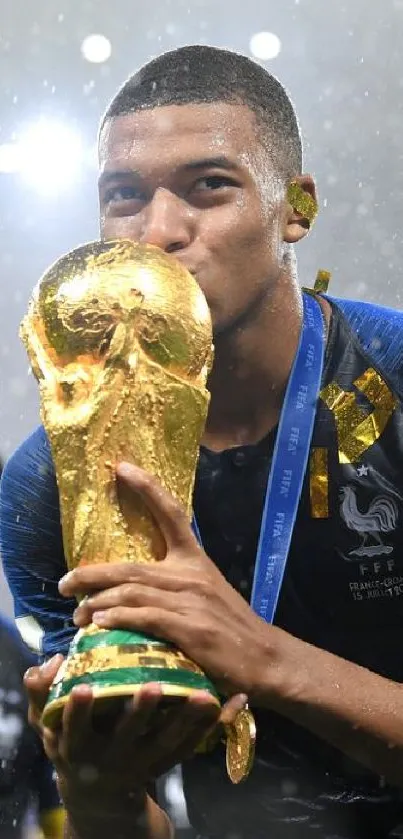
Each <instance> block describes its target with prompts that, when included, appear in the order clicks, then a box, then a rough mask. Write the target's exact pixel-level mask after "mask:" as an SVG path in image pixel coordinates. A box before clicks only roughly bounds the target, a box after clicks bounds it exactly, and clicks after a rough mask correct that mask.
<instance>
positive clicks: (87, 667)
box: [21, 240, 250, 757]
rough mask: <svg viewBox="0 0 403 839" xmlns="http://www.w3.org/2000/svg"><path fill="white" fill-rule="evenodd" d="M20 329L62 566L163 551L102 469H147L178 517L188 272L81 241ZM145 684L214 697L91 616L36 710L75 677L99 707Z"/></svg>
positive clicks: (201, 302)
mask: <svg viewBox="0 0 403 839" xmlns="http://www.w3.org/2000/svg"><path fill="white" fill-rule="evenodd" d="M21 337H22V340H23V342H24V344H25V347H26V349H27V352H28V355H29V358H30V362H31V365H32V369H33V372H34V374H35V376H36V378H37V380H38V383H39V389H40V401H41V419H42V422H43V425H44V427H45V430H46V432H47V435H48V438H49V442H50V446H51V451H52V457H53V462H54V466H55V471H56V478H57V483H58V489H59V497H60V510H61V522H62V530H63V543H64V551H65V556H66V561H67V566H68V568H69V569H73V568H76V567H77V566H78V565H83V564H87V563H97V562H111V563H113V562H123V561H125V562H158V561H160V560H163V558H164V555H165V543H164V540H163V537H162V535H161V533H160V531H159V528H158V526H157V525H156V523H155V521H154V519H153V518H152V516H151V514H150V512H149V511H148V509H147V508H146V506H145V505H144V503H143V502H142V500H141V498H140V497H137V498H134V499H133V498H131V500H130V504H128V503H127V499H125V497H124V492H123V494H121V495H120V497H118V488H117V482H116V477H115V466H116V464H117V463H118V462H119V461H123V460H127V461H131V462H133V463H135V464H137V465H138V466H141V467H142V468H143V469H145V470H147V472H149V473H151V474H153V475H155V476H157V477H158V479H159V481H160V482H161V484H162V485H163V486H164V487H165V489H166V490H168V492H169V493H171V494H172V495H173V496H174V497H175V498H176V499H177V500H178V501H179V502H180V504H181V505H182V507H183V508H184V509H185V510H186V511H187V512H188V514H189V519H190V517H191V510H192V493H193V485H194V477H195V471H196V464H197V458H198V450H199V442H200V438H201V435H202V432H203V428H204V424H205V419H206V415H207V409H208V404H209V393H208V390H207V389H206V381H207V376H208V373H209V370H210V367H211V364H212V357H213V347H212V327H211V319H210V313H209V310H208V306H207V303H206V300H205V297H204V295H203V293H202V291H201V289H200V288H199V286H198V284H197V282H196V280H195V279H194V277H193V276H192V275H191V274H190V273H189V272H188V271H187V270H186V269H185V268H184V267H183V266H181V265H180V263H179V262H177V260H175V259H174V258H173V257H171V256H169V255H167V254H165V253H164V252H163V251H161V250H160V249H158V248H155V247H153V246H149V245H139V244H134V243H133V242H130V241H126V240H119V241H109V242H100V241H97V242H91V243H89V244H86V245H83V246H81V247H79V248H76V249H75V250H73V251H72V252H71V253H69V254H67V255H65V256H63V257H61V259H59V260H58V261H57V262H56V263H55V264H54V265H53V266H51V268H50V269H49V270H48V271H47V272H46V273H45V274H44V276H43V277H42V279H41V280H40V282H39V283H38V285H37V286H36V288H35V290H34V293H33V295H32V298H31V301H30V304H29V308H28V313H27V315H26V316H25V318H24V319H23V321H22V324H21ZM83 594H85V593H83ZM151 681H152V682H159V683H160V684H161V685H162V689H163V694H164V698H165V697H166V701H175V698H177V699H178V698H181V697H182V698H184V697H186V696H188V695H189V694H190V693H191V692H192V691H195V690H200V689H202V690H207V691H209V693H210V694H211V697H212V701H214V702H217V703H219V699H218V695H217V692H216V690H215V688H214V686H213V685H212V684H211V682H210V681H209V680H208V679H207V677H206V676H205V674H204V673H203V671H202V670H201V669H200V667H198V666H197V665H196V664H195V663H194V662H193V661H190V660H189V659H188V658H187V657H186V656H185V655H183V653H181V652H180V651H179V650H178V649H176V648H175V647H174V646H173V645H172V644H170V643H168V642H166V641H164V640H163V639H157V638H153V637H148V636H146V635H144V634H142V633H138V632H129V631H121V630H116V629H115V630H105V629H101V628H99V627H97V626H96V625H95V624H91V625H90V626H88V627H86V628H84V629H81V630H79V631H78V632H77V634H76V636H75V638H74V639H73V641H72V643H71V645H70V649H69V653H68V656H67V658H66V659H65V661H64V662H63V664H62V667H61V668H60V670H59V672H58V674H57V676H56V678H55V681H54V683H53V685H52V688H51V691H50V695H49V699H48V702H47V705H46V707H45V710H44V713H43V721H44V723H45V724H46V725H47V726H50V727H54V726H56V725H57V724H58V722H59V720H60V717H61V714H62V711H63V707H64V705H65V703H66V701H67V699H68V696H69V693H70V691H71V689H72V688H73V687H74V686H75V685H80V684H89V685H91V687H92V690H93V694H94V698H95V709H96V711H97V712H100V713H101V714H102V713H103V712H105V713H107V712H108V710H109V711H110V710H111V709H112V710H113V708H115V709H116V706H117V704H119V702H121V701H122V700H124V698H125V697H128V696H132V695H133V694H134V693H136V691H138V690H139V689H140V688H141V686H142V685H143V684H145V683H147V682H151ZM240 722H242V717H241V718H240V720H239V721H238V723H240ZM234 732H235V728H234V729H233V731H232V737H231V738H230V741H231V744H232V751H233V752H234V749H235V752H234V754H236V753H237V746H236V743H235V741H234V736H235V735H234ZM244 734H245V732H244V726H243V727H242V736H243V737H244ZM249 757H250V755H249Z"/></svg>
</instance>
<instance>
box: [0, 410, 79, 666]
mask: <svg viewBox="0 0 403 839" xmlns="http://www.w3.org/2000/svg"><path fill="white" fill-rule="evenodd" d="M0 552H1V559H2V563H3V568H4V572H5V575H6V578H7V582H8V585H9V587H10V591H11V594H12V597H13V600H14V612H15V618H16V624H17V627H18V629H19V631H20V633H21V636H22V638H23V640H24V641H25V643H26V644H27V645H28V647H29V648H30V649H31V650H33V651H34V652H36V653H37V654H40V655H41V656H42V657H44V658H47V657H49V656H51V655H53V654H54V653H57V652H62V653H64V654H65V653H66V652H67V648H68V645H69V643H70V640H71V639H72V637H73V636H74V633H75V631H76V630H75V627H74V624H73V620H72V615H73V611H74V609H75V606H76V601H75V600H74V599H65V598H64V597H62V596H61V595H60V594H59V590H58V582H59V580H60V578H61V577H62V576H63V574H64V573H65V572H66V571H67V568H66V562H65V558H64V552H63V541H62V530H61V524H60V511H59V495H58V489H57V484H56V476H55V471H54V466H53V461H52V456H51V451H50V446H49V442H48V439H47V437H46V434H45V431H44V429H43V427H42V426H41V427H39V428H38V429H36V431H34V432H33V434H31V436H30V437H28V438H27V440H25V441H24V443H22V445H21V446H20V447H19V448H18V449H17V450H16V452H15V453H14V454H13V455H12V457H11V458H10V459H9V460H8V462H7V463H6V465H5V467H4V471H3V475H2V479H1V485H0Z"/></svg>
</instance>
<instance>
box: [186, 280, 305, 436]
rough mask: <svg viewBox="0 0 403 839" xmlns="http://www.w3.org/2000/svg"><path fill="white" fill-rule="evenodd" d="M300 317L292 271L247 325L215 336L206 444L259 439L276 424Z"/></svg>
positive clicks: (248, 320) (298, 297) (264, 301)
mask: <svg viewBox="0 0 403 839" xmlns="http://www.w3.org/2000/svg"><path fill="white" fill-rule="evenodd" d="M301 316H302V300H301V292H300V289H299V287H298V284H297V282H296V278H295V277H294V276H293V275H292V273H291V272H290V273H289V274H288V273H287V274H286V275H284V274H283V275H282V276H281V277H280V280H279V282H278V283H276V286H275V288H274V290H272V291H271V293H270V294H269V295H267V296H266V297H265V298H264V299H263V300H262V301H260V303H259V305H258V306H257V307H256V310H255V311H254V312H253V313H252V314H250V316H248V318H247V319H246V318H245V321H244V322H243V323H242V324H237V325H236V326H235V327H234V328H233V329H231V330H228V331H227V332H225V333H222V334H221V335H218V336H217V337H216V338H215V341H214V344H215V357H214V365H213V369H212V372H211V375H210V378H209V382H208V388H209V390H210V393H211V402H210V409H209V414H208V418H207V423H206V429H205V433H204V436H203V440H202V443H203V445H205V446H207V447H208V448H210V449H212V450H214V451H220V450H222V449H225V448H231V447H232V446H237V445H246V444H248V443H256V442H258V441H259V440H261V439H262V437H264V436H265V434H267V433H268V432H269V431H270V429H271V428H273V427H274V426H275V425H276V424H277V422H278V420H279V417H280V412H281V406H282V402H283V398H284V392H285V388H286V386H287V381H288V377H289V375H290V371H291V367H292V364H293V361H294V357H295V353H296V349H297V346H298V339H299V333H300V328H301Z"/></svg>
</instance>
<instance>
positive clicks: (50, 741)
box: [42, 728, 60, 766]
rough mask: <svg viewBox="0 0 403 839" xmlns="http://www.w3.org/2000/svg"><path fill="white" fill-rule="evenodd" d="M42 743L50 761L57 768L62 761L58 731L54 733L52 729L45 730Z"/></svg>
mask: <svg viewBox="0 0 403 839" xmlns="http://www.w3.org/2000/svg"><path fill="white" fill-rule="evenodd" d="M42 742H43V747H44V749H45V752H46V755H47V756H48V758H49V760H50V761H51V763H54V765H55V766H57V764H58V761H59V760H60V755H59V735H58V734H57V732H56V731H52V729H50V728H44V729H43V732H42Z"/></svg>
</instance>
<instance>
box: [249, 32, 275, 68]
mask: <svg viewBox="0 0 403 839" xmlns="http://www.w3.org/2000/svg"><path fill="white" fill-rule="evenodd" d="M249 47H250V51H251V53H252V55H253V57H254V58H258V59H259V60H260V61H269V60H270V59H271V58H276V57H277V56H278V54H279V52H280V50H281V41H280V38H279V37H278V35H275V34H274V32H256V33H255V35H252V37H251V39H250V43H249Z"/></svg>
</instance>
